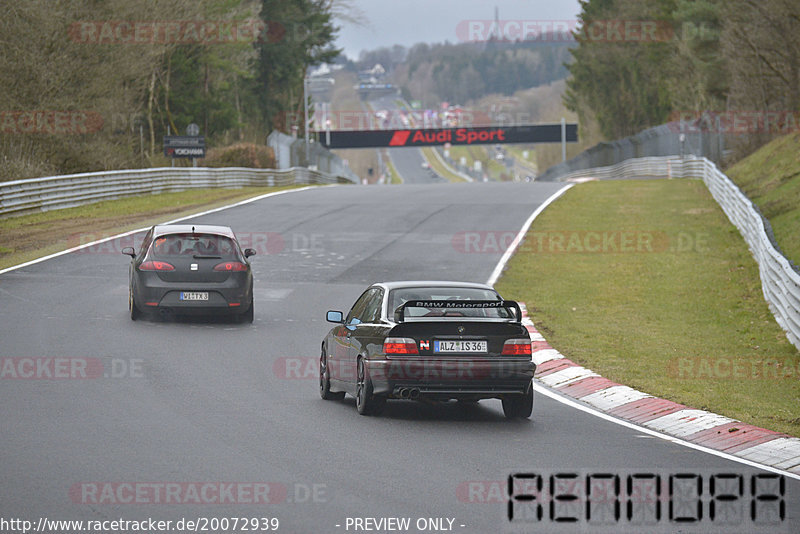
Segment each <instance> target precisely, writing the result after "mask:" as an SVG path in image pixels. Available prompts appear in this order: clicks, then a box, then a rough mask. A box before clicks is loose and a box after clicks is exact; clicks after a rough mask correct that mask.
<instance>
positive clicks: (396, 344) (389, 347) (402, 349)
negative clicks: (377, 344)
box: [383, 337, 419, 354]
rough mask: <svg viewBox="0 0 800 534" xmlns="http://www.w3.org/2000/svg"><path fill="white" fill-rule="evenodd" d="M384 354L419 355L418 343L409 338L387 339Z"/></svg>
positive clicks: (384, 344) (384, 343)
mask: <svg viewBox="0 0 800 534" xmlns="http://www.w3.org/2000/svg"><path fill="white" fill-rule="evenodd" d="M383 353H384V354H419V352H417V342H416V341H414V340H413V339H411V338H409V337H387V338H386V340H385V341H384V342H383Z"/></svg>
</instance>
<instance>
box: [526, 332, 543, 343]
mask: <svg viewBox="0 0 800 534" xmlns="http://www.w3.org/2000/svg"><path fill="white" fill-rule="evenodd" d="M528 334H530V336H531V341H547V340H546V339H545V338H544V336H543V335H542V334H540V333H539V332H531V331H528Z"/></svg>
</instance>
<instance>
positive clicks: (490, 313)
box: [389, 287, 512, 319]
mask: <svg viewBox="0 0 800 534" xmlns="http://www.w3.org/2000/svg"><path fill="white" fill-rule="evenodd" d="M409 300H501V299H500V296H499V295H498V294H497V293H495V292H494V291H492V290H491V289H480V288H472V287H404V288H401V289H393V290H392V291H390V292H389V316H392V315H393V314H394V311H395V310H396V309H397V308H398V307H399V306H402V305H403V304H405V303H406V302H408V301H409ZM447 313H449V314H453V313H454V312H447ZM457 313H458V315H459V316H461V317H494V318H498V319H510V318H512V315H511V313H510V312H509V311H508V310H507V309H505V308H481V309H471V308H465V309H459V310H458V312H457ZM437 315H445V314H444V312H443V311H442V310H436V309H427V308H406V317H433V316H437Z"/></svg>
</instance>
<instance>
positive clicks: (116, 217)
mask: <svg viewBox="0 0 800 534" xmlns="http://www.w3.org/2000/svg"><path fill="white" fill-rule="evenodd" d="M298 187H303V186H300V185H297V186H294V185H292V186H285V187H244V188H241V189H192V190H188V191H183V192H180V193H162V194H158V195H142V196H137V197H131V198H124V199H119V200H107V201H104V202H97V203H94V204H88V205H86V206H78V207H75V208H68V209H63V210H53V211H45V212H40V213H34V214H30V215H22V216H20V217H10V218H7V219H0V236H2V237H0V268H5V267H11V266H13V265H18V264H20V263H24V262H26V261H31V260H34V259H36V258H40V257H42V256H46V255H48V254H53V253H56V252H60V251H62V250H66V249H67V248H70V247H73V246H76V245H78V244H82V243H87V242H90V241H93V240H95V239H101V238H103V237H108V236H111V235H115V234H118V233H121V232H126V231H129V230H135V229H137V228H141V227H145V226H149V225H152V224H156V223H159V222H162V221H165V220H169V219H176V218H179V217H184V216H188V215H192V214H193V213H199V212H201V211H205V210H208V209H212V208H216V207H220V206H224V205H226V204H231V203H234V202H238V201H240V200H244V199H247V198H252V197H255V196H258V195H263V194H265V193H270V192H273V191H281V190H284V189H296V188H298Z"/></svg>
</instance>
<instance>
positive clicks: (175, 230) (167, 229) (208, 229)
mask: <svg viewBox="0 0 800 534" xmlns="http://www.w3.org/2000/svg"><path fill="white" fill-rule="evenodd" d="M193 229H194V232H193ZM191 233H197V234H214V235H221V236H225V237H231V238H235V237H236V236H235V235H234V233H233V230H231V228H230V227H229V226H219V225H213V224H157V225H155V226H154V227H153V237H157V236H162V235H168V234H191Z"/></svg>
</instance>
